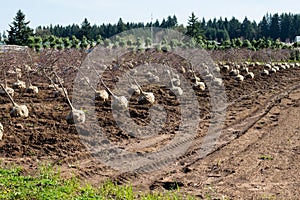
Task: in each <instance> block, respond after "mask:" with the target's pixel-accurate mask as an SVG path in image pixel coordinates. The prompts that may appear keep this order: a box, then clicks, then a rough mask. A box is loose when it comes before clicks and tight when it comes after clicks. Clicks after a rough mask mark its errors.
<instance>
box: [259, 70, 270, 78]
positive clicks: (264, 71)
mask: <svg viewBox="0 0 300 200" xmlns="http://www.w3.org/2000/svg"><path fill="white" fill-rule="evenodd" d="M261 75H262V76H267V75H269V71H268V70H266V69H264V70H263V71H262V72H261Z"/></svg>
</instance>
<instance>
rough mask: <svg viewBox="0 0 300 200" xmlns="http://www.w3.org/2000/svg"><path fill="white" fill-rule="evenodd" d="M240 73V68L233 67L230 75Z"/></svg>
mask: <svg viewBox="0 0 300 200" xmlns="http://www.w3.org/2000/svg"><path fill="white" fill-rule="evenodd" d="M239 74H240V71H239V70H238V69H232V70H231V71H230V72H229V75H230V76H237V75H239Z"/></svg>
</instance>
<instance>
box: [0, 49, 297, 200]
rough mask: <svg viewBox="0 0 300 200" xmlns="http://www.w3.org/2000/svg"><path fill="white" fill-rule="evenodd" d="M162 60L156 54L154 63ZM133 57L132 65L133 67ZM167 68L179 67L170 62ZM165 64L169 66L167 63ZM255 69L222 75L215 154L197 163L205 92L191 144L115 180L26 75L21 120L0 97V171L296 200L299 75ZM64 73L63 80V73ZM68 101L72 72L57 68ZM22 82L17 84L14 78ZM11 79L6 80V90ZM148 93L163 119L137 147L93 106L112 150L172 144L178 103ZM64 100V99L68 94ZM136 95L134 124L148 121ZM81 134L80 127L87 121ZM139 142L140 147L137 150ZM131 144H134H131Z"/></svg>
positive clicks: (162, 89)
mask: <svg viewBox="0 0 300 200" xmlns="http://www.w3.org/2000/svg"><path fill="white" fill-rule="evenodd" d="M163 56H164V53H159V54H157V55H156V57H158V59H160V58H162V57H163ZM140 59H141V58H137V60H140ZM173 62H174V63H173V64H174V66H176V67H177V68H176V67H175V69H179V68H178V66H179V65H178V63H180V61H179V60H176V59H174V60H173ZM171 64H172V63H171ZM262 68H263V67H251V68H250V71H253V72H254V74H255V78H254V79H246V80H245V81H244V82H242V83H239V82H237V81H235V80H234V79H233V78H232V77H230V76H229V75H228V74H227V73H224V72H222V73H221V75H222V78H223V81H224V86H225V91H226V95H227V104H228V107H227V109H226V120H225V122H224V128H223V130H222V135H221V137H220V139H219V141H218V143H217V145H216V147H215V149H214V150H213V151H212V152H211V153H209V154H208V155H207V156H205V157H203V158H202V157H199V154H198V151H199V148H200V146H201V142H202V139H203V136H204V135H205V134H206V132H207V128H208V126H209V123H210V106H211V105H210V100H209V93H208V91H205V92H202V91H195V92H196V94H197V98H198V102H199V108H200V109H201V116H200V117H201V118H202V119H203V120H202V121H201V123H200V124H199V132H198V133H196V137H195V138H194V141H193V145H191V147H190V148H189V150H188V151H187V152H186V153H185V154H184V155H183V156H181V157H180V158H178V160H177V162H173V163H172V164H170V165H168V167H164V168H161V169H159V170H155V171H151V172H145V173H131V172H127V173H122V172H119V171H116V170H114V169H112V168H111V167H109V166H106V165H104V164H103V163H101V162H99V161H98V160H95V159H94V158H93V156H92V155H91V153H90V152H89V151H88V150H87V149H86V147H85V145H84V144H83V143H82V141H81V140H80V138H79V136H78V133H77V130H76V128H75V125H69V124H67V122H66V120H65V117H66V116H67V114H68V112H69V107H68V104H67V103H66V100H65V98H64V97H63V96H61V95H60V96H58V97H55V96H54V95H53V89H48V85H49V81H48V80H47V79H45V78H41V77H39V76H38V75H33V76H36V77H33V80H34V81H33V82H32V84H33V85H36V86H38V87H39V93H38V94H28V93H26V92H25V91H24V90H16V91H15V96H14V100H15V102H17V103H18V104H25V105H27V107H28V109H29V117H28V118H25V119H23V118H12V117H10V115H9V111H10V108H11V106H12V105H11V103H10V101H9V99H8V98H7V97H6V96H0V116H1V119H0V122H1V123H2V124H3V126H4V136H3V140H2V141H0V158H1V165H21V166H23V167H24V173H32V172H34V171H35V170H36V169H37V168H38V166H39V165H41V164H42V163H51V164H53V165H54V166H60V168H61V173H62V175H63V176H66V177H69V176H73V175H75V176H78V177H80V178H81V179H82V180H84V181H88V182H91V183H93V184H98V183H101V182H103V181H105V180H107V179H112V180H115V181H117V182H118V183H120V184H129V183H130V184H131V185H133V187H134V190H136V191H140V190H141V191H149V190H158V191H166V190H172V189H174V188H176V187H179V188H180V191H181V192H182V193H185V194H192V195H195V196H197V197H199V198H200V199H201V198H212V199H222V198H223V197H227V198H228V199H271V198H276V199H298V198H299V195H300V189H299V188H300V179H299V177H300V169H299V163H300V76H299V75H300V68H296V67H295V68H289V69H286V70H281V71H278V72H277V73H275V74H271V75H269V76H262V75H260V72H261V70H262ZM66 72H67V73H66ZM118 73H120V72H117V71H116V72H115V74H114V76H113V77H112V76H111V73H107V74H105V76H104V81H105V82H107V84H108V85H109V87H110V88H113V87H114V84H115V83H116V82H117V80H115V78H116V77H118V75H119V74H118ZM58 74H59V75H60V76H61V77H62V78H63V79H64V81H65V86H66V87H67V89H68V91H69V94H72V84H73V80H74V78H75V76H76V75H77V71H76V69H75V68H72V67H71V68H69V71H68V70H66V68H65V69H64V70H62V69H61V71H59V73H58ZM21 79H22V78H21ZM13 82H14V78H13V77H10V76H8V85H11V84H12V83H13ZM143 89H144V90H145V91H151V92H153V93H154V94H155V97H156V101H157V103H158V104H159V105H163V106H164V108H165V109H166V111H167V113H168V115H167V116H168V117H167V120H166V123H165V125H164V126H163V129H162V131H161V132H160V133H159V134H158V136H157V137H156V138H152V140H150V139H149V140H146V141H142V140H140V139H137V138H135V137H133V136H131V135H130V134H129V133H126V132H125V131H122V130H120V128H118V126H117V124H116V122H115V119H114V117H113V115H112V112H111V105H110V100H109V101H108V102H101V101H96V102H95V106H96V113H97V119H98V122H99V125H100V126H101V127H102V128H103V131H104V133H105V134H106V135H107V137H108V139H109V140H110V141H111V142H113V143H114V144H116V145H118V146H120V147H122V148H127V149H130V151H132V152H151V151H156V150H157V149H159V148H161V147H162V146H164V145H165V143H166V142H168V141H170V140H172V138H174V135H175V134H176V130H177V129H176V128H177V127H178V124H179V121H180V116H179V113H180V110H179V108H178V106H177V105H178V101H177V99H176V97H175V96H174V95H171V94H170V93H169V89H168V88H167V87H166V86H159V85H145V86H143ZM70 97H72V95H70ZM137 98H138V96H137V95H133V96H132V98H131V99H130V114H131V117H132V118H134V120H135V122H136V123H137V124H139V125H145V124H147V123H148V122H149V119H150V118H151V116H149V113H148V111H149V108H150V107H151V106H150V105H148V104H146V105H140V104H139V103H138V102H137V100H136V99H137ZM82 126H83V127H88V126H89V122H87V123H86V124H85V125H82ZM145 143H147V145H146V144H145ZM138 144H139V145H138Z"/></svg>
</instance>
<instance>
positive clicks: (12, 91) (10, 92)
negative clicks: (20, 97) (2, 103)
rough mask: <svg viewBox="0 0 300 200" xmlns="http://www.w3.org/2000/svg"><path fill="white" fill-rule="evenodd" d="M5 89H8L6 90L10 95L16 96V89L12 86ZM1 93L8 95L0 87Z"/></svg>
mask: <svg viewBox="0 0 300 200" xmlns="http://www.w3.org/2000/svg"><path fill="white" fill-rule="evenodd" d="M5 90H6V92H7V93H8V94H9V95H10V96H12V97H13V96H14V94H15V91H14V89H12V88H10V87H6V88H5ZM0 95H1V96H2V95H6V94H5V91H4V90H3V89H0Z"/></svg>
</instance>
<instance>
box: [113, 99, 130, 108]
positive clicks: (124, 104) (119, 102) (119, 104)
mask: <svg viewBox="0 0 300 200" xmlns="http://www.w3.org/2000/svg"><path fill="white" fill-rule="evenodd" d="M111 107H112V108H113V109H116V110H125V109H127V108H128V101H127V99H126V97H124V96H120V97H118V96H115V97H113V98H112V103H111Z"/></svg>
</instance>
